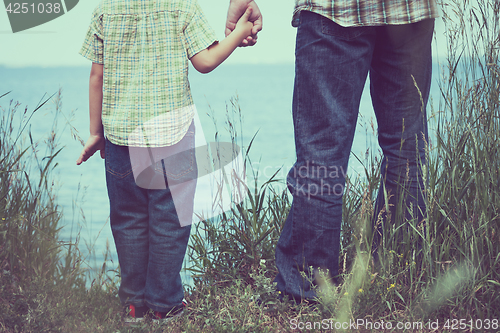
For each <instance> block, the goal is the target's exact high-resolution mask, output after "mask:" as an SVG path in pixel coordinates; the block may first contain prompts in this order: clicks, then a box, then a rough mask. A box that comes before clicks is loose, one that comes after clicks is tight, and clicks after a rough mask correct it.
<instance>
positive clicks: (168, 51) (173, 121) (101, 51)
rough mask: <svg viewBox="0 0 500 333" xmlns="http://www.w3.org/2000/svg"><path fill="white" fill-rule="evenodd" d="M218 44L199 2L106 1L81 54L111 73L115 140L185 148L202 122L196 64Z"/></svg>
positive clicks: (108, 107)
mask: <svg viewBox="0 0 500 333" xmlns="http://www.w3.org/2000/svg"><path fill="white" fill-rule="evenodd" d="M215 41H216V37H215V33H214V32H213V30H212V29H211V28H210V26H209V24H208V22H207V20H206V18H205V16H204V15H203V13H202V11H201V8H200V7H199V5H198V3H197V2H196V0H168V1H167V0H103V1H102V2H101V3H100V4H99V5H98V6H97V8H96V9H95V10H94V14H93V17H92V21H91V24H90V27H89V29H88V32H87V35H86V37H85V41H84V43H83V46H82V48H81V50H80V54H81V55H83V56H84V57H85V58H87V59H89V60H91V61H92V62H94V63H98V64H103V65H104V78H103V102H102V122H103V126H104V131H105V134H106V137H107V138H108V140H110V141H111V142H113V143H114V144H117V145H123V146H153V147H158V146H169V145H172V144H175V143H177V142H178V141H180V140H181V139H182V137H183V136H184V134H185V133H186V131H187V129H188V127H189V125H190V124H191V121H192V119H193V115H194V105H193V99H192V97H191V91H190V88H189V82H188V61H189V58H191V57H192V56H193V55H195V54H196V53H198V52H200V51H202V50H204V49H206V48H207V47H209V46H210V45H212V44H213V43H214V42H215ZM138 129H139V130H138ZM133 133H144V134H145V135H146V136H147V138H146V140H144V138H141V137H140V136H137V135H134V134H133Z"/></svg>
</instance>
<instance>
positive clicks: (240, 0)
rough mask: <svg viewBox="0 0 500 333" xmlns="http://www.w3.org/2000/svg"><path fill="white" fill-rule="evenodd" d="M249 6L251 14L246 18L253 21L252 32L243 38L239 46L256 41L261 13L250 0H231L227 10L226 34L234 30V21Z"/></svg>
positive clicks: (260, 22) (250, 44)
mask: <svg viewBox="0 0 500 333" xmlns="http://www.w3.org/2000/svg"><path fill="white" fill-rule="evenodd" d="M249 6H250V7H252V14H251V15H250V18H249V19H248V20H249V21H250V22H252V23H253V28H252V34H251V35H250V36H248V37H247V38H246V39H244V40H243V41H242V42H241V44H240V46H252V45H254V44H255V43H257V33H258V32H259V31H261V30H262V14H261V13H260V10H259V7H258V6H257V4H256V3H255V1H252V0H231V1H230V2H229V9H228V10H227V20H226V36H227V35H229V34H230V33H231V31H233V30H234V28H235V27H236V22H238V19H239V18H240V17H241V16H242V15H243V14H244V13H245V11H246V10H247V8H248V7H249Z"/></svg>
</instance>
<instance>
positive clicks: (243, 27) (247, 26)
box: [233, 6, 253, 36]
mask: <svg viewBox="0 0 500 333" xmlns="http://www.w3.org/2000/svg"><path fill="white" fill-rule="evenodd" d="M250 15H252V7H250V6H248V8H247V9H246V11H245V13H243V15H242V16H241V17H240V19H239V20H238V22H236V26H235V28H234V30H233V32H239V31H242V32H243V35H245V36H250V35H251V34H252V29H253V23H252V22H250V21H249V18H250Z"/></svg>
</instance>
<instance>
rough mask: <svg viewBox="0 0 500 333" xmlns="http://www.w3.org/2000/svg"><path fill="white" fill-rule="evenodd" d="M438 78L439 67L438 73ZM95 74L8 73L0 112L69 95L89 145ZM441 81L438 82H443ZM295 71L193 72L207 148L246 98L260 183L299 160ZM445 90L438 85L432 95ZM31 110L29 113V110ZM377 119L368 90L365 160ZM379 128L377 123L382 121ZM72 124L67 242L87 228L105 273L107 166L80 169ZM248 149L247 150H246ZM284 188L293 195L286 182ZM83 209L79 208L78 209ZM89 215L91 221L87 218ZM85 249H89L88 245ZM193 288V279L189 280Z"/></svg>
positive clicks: (361, 135) (66, 137) (0, 84)
mask: <svg viewBox="0 0 500 333" xmlns="http://www.w3.org/2000/svg"><path fill="white" fill-rule="evenodd" d="M434 68H435V70H434V72H435V73H437V71H438V70H437V66H434ZM89 71H90V65H89V67H85V68H80V67H68V68H21V69H10V68H5V67H0V78H1V80H0V95H1V94H3V93H4V92H7V91H12V92H11V93H10V94H9V95H8V96H5V97H4V98H2V99H1V100H0V106H1V107H2V108H4V109H6V108H7V107H8V102H9V100H10V99H13V100H14V101H19V102H20V103H21V104H22V105H23V106H24V105H27V106H28V111H30V110H33V109H34V108H35V106H36V105H37V104H38V102H39V101H40V100H41V99H42V97H43V96H44V95H45V96H47V95H48V96H50V95H52V94H53V93H55V92H57V91H58V89H59V88H62V109H63V112H64V114H65V115H67V116H68V117H69V115H70V114H71V113H72V111H73V112H74V118H73V119H72V120H71V123H72V125H73V126H74V127H75V128H76V129H77V130H78V131H79V134H80V136H81V137H82V139H83V140H86V138H87V135H88V128H89V119H88V77H89ZM435 77H436V76H435ZM293 78H294V66H293V64H283V65H225V64H223V65H221V66H220V67H219V68H217V69H216V70H215V71H214V72H212V73H210V74H205V75H203V74H199V73H197V72H196V71H194V70H193V69H192V68H191V71H190V83H191V90H192V93H193V98H194V101H195V105H196V107H197V110H198V114H199V118H200V122H201V127H202V129H203V132H204V134H205V138H206V141H214V135H215V132H216V130H215V125H214V121H213V119H215V121H216V126H217V129H218V133H219V138H220V140H221V141H230V137H229V134H228V133H227V127H228V125H227V123H226V108H227V109H228V110H229V111H231V110H232V106H231V103H230V100H231V99H232V98H233V99H234V98H236V97H237V99H238V102H239V106H240V107H241V111H242V115H243V119H242V126H241V127H237V129H238V135H239V139H238V140H241V141H238V143H241V142H242V143H243V146H245V145H248V144H249V142H250V140H251V138H252V137H253V136H254V134H255V133H257V132H258V134H257V136H256V137H255V140H254V143H253V145H252V148H251V150H250V160H251V161H252V164H253V167H254V168H258V169H259V170H260V175H259V179H260V181H261V182H262V181H265V180H267V179H269V178H270V177H271V176H272V174H273V173H274V172H275V171H276V170H279V169H280V168H281V171H280V172H279V173H278V178H280V179H282V180H283V179H284V178H285V176H286V173H287V172H288V170H289V168H290V167H291V166H292V165H293V163H294V161H295V150H294V140H293V124H292V115H291V101H292V92H293ZM438 93H439V90H438V89H437V88H436V84H434V83H433V88H432V95H433V96H438ZM23 109H24V107H23ZM53 115H54V104H53V103H47V104H46V105H45V106H44V107H43V108H42V109H41V110H39V111H38V112H37V113H36V114H35V115H34V117H33V119H32V121H31V131H32V134H33V138H34V139H35V140H38V139H43V138H45V137H46V136H47V134H48V133H49V132H50V130H51V128H52V122H53V118H54V117H53ZM372 118H374V115H373V109H372V107H371V102H370V98H369V93H368V90H367V89H365V92H364V94H363V97H362V100H361V107H360V116H359V120H358V127H357V130H356V136H355V138H354V146H353V149H352V152H353V153H355V154H357V155H358V156H360V157H361V158H363V156H364V154H365V152H366V150H367V149H368V148H369V147H372V149H376V148H373V147H374V145H376V137H375V136H374V135H373V130H372V128H371V126H370V122H371V120H372ZM374 122H375V121H374ZM64 123H65V120H64V118H61V117H59V120H58V126H59V129H60V131H59V132H58V133H59V140H60V144H61V145H63V146H65V148H64V149H63V151H62V152H61V153H60V154H59V156H58V157H57V163H58V164H59V165H58V167H57V168H56V173H55V176H56V180H57V184H58V186H59V191H58V195H57V197H58V199H57V200H58V203H59V205H60V206H61V207H62V209H63V214H64V218H63V221H62V222H61V223H62V224H63V225H65V227H64V228H63V229H62V233H61V237H62V238H64V239H70V238H74V237H75V235H76V233H77V232H78V230H80V228H81V231H80V232H81V236H82V239H83V241H84V242H87V243H88V244H93V249H94V251H95V254H96V256H95V258H93V259H92V260H89V261H91V262H94V260H95V263H96V264H97V266H100V264H101V263H102V260H103V256H102V254H103V252H104V250H105V248H106V241H107V240H109V244H110V248H111V250H112V259H113V262H114V263H115V264H116V263H117V262H118V261H117V258H116V253H115V252H114V243H113V237H112V235H111V230H110V227H109V220H108V216H109V204H108V197H107V192H106V186H105V173H104V162H103V160H101V158H100V157H98V156H97V155H96V156H94V157H92V158H91V159H90V160H89V161H87V162H86V163H84V164H82V165H80V166H76V164H75V161H76V159H77V157H78V156H79V153H80V151H81V145H80V143H79V142H77V141H75V140H74V139H72V137H71V134H70V131H69V129H68V128H67V127H66V128H65V129H64V130H63V127H64ZM244 148H245V147H244ZM361 171H362V168H361V166H360V165H359V163H357V161H355V160H354V159H353V158H351V162H350V165H349V171H348V174H349V175H350V176H355V175H356V174H357V173H360V172H361ZM278 186H280V187H281V188H283V189H284V188H285V186H284V182H281V183H280V184H279V185H278ZM75 205H77V207H78V209H77V210H76V209H74V207H75ZM80 212H82V213H83V214H84V217H85V218H84V219H83V218H82V217H81V213H80ZM82 244H83V243H82ZM185 278H186V281H187V282H189V278H188V277H187V276H185Z"/></svg>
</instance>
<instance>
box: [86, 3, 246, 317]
mask: <svg viewBox="0 0 500 333" xmlns="http://www.w3.org/2000/svg"><path fill="white" fill-rule="evenodd" d="M250 14H251V8H248V9H247V11H246V13H245V14H244V15H243V16H242V17H241V18H240V20H239V21H238V23H237V25H236V28H235V29H234V31H233V32H232V33H231V34H230V35H229V36H227V37H226V38H225V39H224V40H222V41H221V42H217V41H216V39H215V35H214V33H213V31H212V29H211V28H210V26H209V25H208V22H207V20H206V19H205V17H204V15H203V13H202V11H201V8H200V7H199V5H198V4H197V2H196V0H103V1H102V2H101V3H100V4H99V5H98V6H97V8H96V9H95V10H94V13H93V18H92V21H91V24H90V27H89V30H88V33H87V36H86V38H85V42H84V44H83V46H82V49H81V50H80V54H82V55H83V56H84V57H85V58H87V59H89V60H91V61H92V68H91V72H90V82H89V111H90V112H89V113H90V137H89V138H88V140H87V142H86V144H85V147H84V148H83V151H82V152H81V155H80V157H79V158H78V160H77V162H76V163H77V164H78V165H80V164H81V163H82V162H84V161H86V160H87V159H88V158H90V157H91V156H92V155H93V154H94V153H95V152H96V151H98V150H99V151H100V154H101V157H102V158H105V165H106V184H107V188H108V196H109V200H110V221H111V222H110V223H111V229H112V232H113V238H114V240H115V244H116V249H117V254H118V260H119V263H120V270H121V284H120V289H119V296H120V300H121V302H122V304H123V305H124V306H125V321H126V322H136V321H140V320H142V319H143V318H144V316H145V315H146V313H153V319H154V320H166V319H168V318H170V317H172V316H173V315H176V314H178V313H180V312H182V310H183V308H184V306H185V303H184V300H183V295H184V292H183V288H182V282H181V278H180V270H181V266H182V262H183V259H184V255H185V251H186V247H187V242H188V239H189V234H190V226H189V225H188V226H184V227H183V226H181V223H180V222H179V217H178V215H179V214H180V212H179V209H177V210H176V206H175V205H174V202H173V192H172V191H171V189H170V188H169V185H170V187H172V182H171V181H172V179H174V180H175V181H177V182H181V183H182V182H185V185H184V186H183V187H182V193H181V196H180V197H181V198H182V201H183V205H187V206H190V207H191V208H190V209H191V212H192V205H193V199H194V188H195V186H196V176H197V169H196V161H195V156H194V153H193V147H194V125H193V116H194V106H193V100H192V97H191V93H190V88H189V82H188V77H187V72H188V60H190V61H191V63H192V64H193V66H194V68H196V70H198V71H199V72H201V73H208V72H210V71H212V70H213V69H215V68H216V67H217V66H218V65H219V64H221V63H222V62H223V61H224V60H225V59H226V58H227V57H228V56H229V55H230V54H231V53H232V52H233V51H234V50H235V49H236V47H237V46H238V45H240V43H242V41H243V40H245V39H247V38H250V35H251V30H252V27H253V24H252V23H251V22H249V21H248V19H249V17H250ZM137 129H140V132H141V133H144V136H145V137H147V139H146V140H141V139H140V137H141V136H140V135H139V136H137V135H135V134H134V133H137ZM141 147H142V151H145V152H146V153H145V155H146V156H151V161H152V162H154V163H153V166H154V169H153V174H161V176H162V177H164V179H165V186H164V187H163V188H160V189H158V188H157V187H154V186H153V187H148V186H140V184H138V182H137V177H138V175H137V174H135V172H136V171H137V170H136V168H135V167H134V163H133V161H132V163H131V153H132V151H133V149H136V150H137V149H139V150H140V149H141ZM129 148H130V149H129ZM164 148H166V149H167V150H169V151H170V153H167V155H172V154H175V159H174V162H176V163H174V164H175V166H174V169H175V170H173V171H175V172H176V173H177V174H178V175H180V176H179V177H180V179H179V178H176V177H175V175H172V174H171V171H172V170H169V166H167V165H166V164H167V162H166V159H165V160H163V159H161V160H159V161H158V160H157V159H156V158H154V157H153V156H152V155H151V151H153V150H154V149H164ZM148 154H149V155H148ZM143 155H144V154H143ZM162 158H163V157H162ZM155 161H156V162H155ZM167 180H168V181H167ZM177 208H179V207H177ZM183 210H184V208H183ZM186 211H188V212H189V207H188V208H187V209H186ZM184 213H185V212H184ZM188 215H189V214H188ZM150 310H152V311H150Z"/></svg>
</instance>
